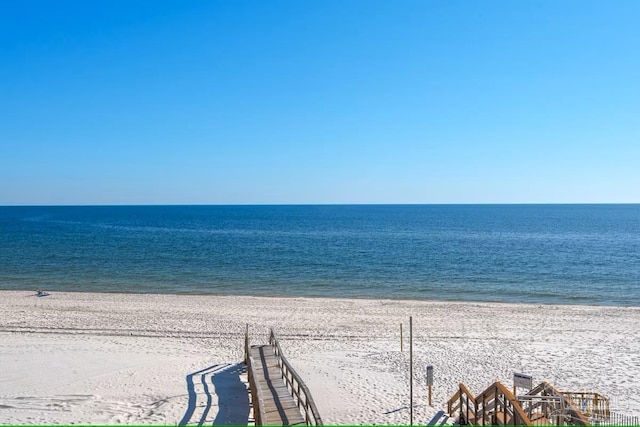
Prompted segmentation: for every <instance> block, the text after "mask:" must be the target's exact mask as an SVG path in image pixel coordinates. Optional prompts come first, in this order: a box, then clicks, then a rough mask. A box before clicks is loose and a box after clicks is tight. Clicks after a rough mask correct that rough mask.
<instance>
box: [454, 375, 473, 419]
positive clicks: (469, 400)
mask: <svg viewBox="0 0 640 427" xmlns="http://www.w3.org/2000/svg"><path fill="white" fill-rule="evenodd" d="M456 402H457V404H456ZM447 410H448V412H449V414H450V415H453V413H454V412H456V411H459V412H460V416H464V421H465V422H467V423H468V422H469V419H470V415H472V416H473V418H474V419H475V412H476V411H475V397H474V396H473V393H471V392H470V391H469V389H468V388H467V387H466V386H465V385H464V384H462V383H460V384H459V385H458V391H456V392H455V394H454V395H453V396H452V397H451V398H450V399H449V401H448V402H447Z"/></svg>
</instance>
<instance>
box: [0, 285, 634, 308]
mask: <svg viewBox="0 0 640 427" xmlns="http://www.w3.org/2000/svg"><path fill="white" fill-rule="evenodd" d="M41 290H44V291H46V292H49V293H52V294H53V293H56V294H96V295H102V294H106V295H157V296H160V295H173V296H196V297H228V298H274V299H340V300H342V299H344V300H355V301H397V302H424V303H452V304H489V305H491V304H506V305H527V306H532V305H534V306H545V307H547V306H548V307H594V308H600V307H602V308H619V309H638V310H640V305H638V306H636V305H616V304H579V303H575V304H569V303H565V302H559V303H550V302H527V301H523V302H516V301H489V300H474V301H472V300H461V299H428V298H425V299H415V298H410V297H407V298H400V297H397V298H394V297H384V298H376V297H372V296H363V297H359V296H325V295H278V294H269V295H266V294H265V295H261V294H249V293H247V294H242V293H213V292H136V291H101V292H98V291H82V290H80V291H77V290H59V291H58V290H51V289H50V288H46V289H45V288H41ZM3 292H36V290H35V289H13V288H11V289H10V288H2V287H0V294H1V293H3Z"/></svg>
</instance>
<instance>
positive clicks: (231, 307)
mask: <svg viewBox="0 0 640 427" xmlns="http://www.w3.org/2000/svg"><path fill="white" fill-rule="evenodd" d="M34 294H35V293H34V292H18V291H1V292H0V301H2V307H3V310H0V366H2V373H1V374H0V422H3V423H28V424H34V423H71V422H75V423H116V422H122V423H130V424H131V423H136V424H140V423H149V424H152V423H153V424H163V423H168V424H175V423H177V422H179V421H180V420H181V419H182V417H183V416H184V414H185V411H186V408H187V405H188V393H187V386H186V380H185V378H186V376H187V375H188V374H190V373H194V372H197V371H199V370H202V369H204V368H206V367H210V366H212V365H214V364H234V363H237V362H239V361H241V359H242V345H243V334H244V328H245V323H249V325H250V329H251V334H252V338H253V340H254V341H264V340H266V336H267V333H268V328H269V327H274V328H276V330H277V332H278V334H279V336H280V337H281V344H282V346H283V349H284V351H285V353H286V355H287V357H288V359H289V360H290V361H291V363H292V364H293V365H294V367H295V369H296V370H297V371H298V372H299V373H300V374H301V376H302V378H303V379H304V380H305V382H306V383H307V385H308V386H309V388H310V389H311V392H312V394H313V396H314V399H315V400H316V403H317V405H318V407H319V410H320V412H321V414H322V416H323V420H324V422H325V423H327V424H349V423H352V424H371V423H376V424H406V423H408V409H407V406H406V405H407V404H408V383H407V370H408V352H407V349H408V345H407V346H405V352H404V353H400V351H399V324H400V323H401V322H403V323H404V325H405V338H408V316H409V315H412V316H413V319H414V351H415V354H414V360H415V365H414V366H415V372H416V376H415V378H416V380H415V386H414V390H415V394H416V397H415V401H416V404H417V406H416V408H415V412H414V421H415V422H416V423H422V424H425V423H426V422H427V421H428V420H429V418H430V417H431V416H432V415H433V414H434V413H435V412H436V411H437V410H438V409H440V408H444V407H445V404H446V400H447V399H448V398H449V397H450V396H451V394H452V393H453V392H454V391H455V388H456V386H457V383H458V382H464V383H466V384H467V385H468V386H469V387H470V388H471V390H472V391H473V392H479V391H481V390H482V389H483V388H484V387H486V386H487V385H489V384H490V383H491V382H493V381H494V380H496V379H499V380H501V381H503V382H505V384H507V385H510V384H511V378H512V375H513V372H514V371H521V372H524V373H527V374H531V375H533V376H534V380H535V381H542V380H547V381H549V382H551V383H552V384H554V385H555V386H557V387H558V388H561V389H579V390H594V391H598V392H600V393H602V394H605V395H608V396H611V397H612V400H613V401H614V404H615V405H616V406H617V408H616V409H622V410H625V411H626V412H627V413H629V414H632V415H639V414H640V400H639V399H638V397H637V396H636V390H637V384H638V383H639V382H640V309H637V308H618V307H591V306H541V305H519V304H490V303H454V302H424V301H395V300H394V301H392V300H360V299H327V298H264V297H229V296H224V297H223V296H208V295H141V294H96V293H62V292H54V293H52V295H50V296H47V297H42V298H39V297H35V296H33V295H34ZM427 364H431V365H433V366H434V377H435V384H434V387H433V392H434V398H433V404H434V405H433V407H428V406H427V405H426V386H425V384H424V383H425V380H424V378H425V366H426V365H427ZM214 403H215V402H214ZM213 410H214V409H212V411H213ZM210 417H213V418H215V416H214V414H213V413H212V414H210Z"/></svg>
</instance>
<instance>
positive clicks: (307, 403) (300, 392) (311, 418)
mask: <svg viewBox="0 0 640 427" xmlns="http://www.w3.org/2000/svg"><path fill="white" fill-rule="evenodd" d="M269 344H271V345H272V346H273V348H274V351H275V355H276V358H277V359H278V366H279V367H280V370H281V371H282V378H283V379H284V380H285V383H286V384H287V386H288V387H289V390H290V391H291V394H292V396H293V397H295V398H296V401H297V402H298V407H300V406H302V407H303V408H304V414H305V417H304V418H305V423H306V424H307V425H317V426H322V425H323V424H322V419H321V418H320V413H319V412H318V408H317V407H316V404H315V402H314V401H313V397H311V393H310V392H309V389H308V388H307V385H306V384H305V383H304V381H302V378H300V375H298V373H297V372H296V371H295V369H293V367H292V366H291V364H290V363H289V361H288V360H287V358H286V357H285V356H284V354H282V349H281V348H280V343H279V342H278V338H277V337H276V334H275V332H274V331H273V328H272V329H271V331H270V333H269Z"/></svg>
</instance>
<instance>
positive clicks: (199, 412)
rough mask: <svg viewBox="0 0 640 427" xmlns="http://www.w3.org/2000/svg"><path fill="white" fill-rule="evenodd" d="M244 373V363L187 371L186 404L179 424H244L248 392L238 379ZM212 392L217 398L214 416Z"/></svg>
mask: <svg viewBox="0 0 640 427" xmlns="http://www.w3.org/2000/svg"><path fill="white" fill-rule="evenodd" d="M244 373H246V366H245V364H244V363H236V364H219V365H212V366H209V367H207V368H204V369H201V370H199V371H196V372H193V373H191V374H188V375H187V377H186V380H187V391H188V394H189V403H188V405H187V410H186V411H185V414H184V416H183V417H182V420H180V422H179V423H178V425H180V426H186V425H194V426H195V425H197V426H204V425H212V424H213V425H247V424H248V422H249V411H250V405H249V392H248V390H247V387H246V385H245V383H244V382H242V380H241V379H240V376H241V375H242V374H244ZM214 395H216V396H217V398H218V399H217V400H218V404H217V413H215V418H213V416H214V414H213V413H214V412H215V407H214V406H213V396H214ZM212 408H213V410H212ZM212 418H213V419H212Z"/></svg>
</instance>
